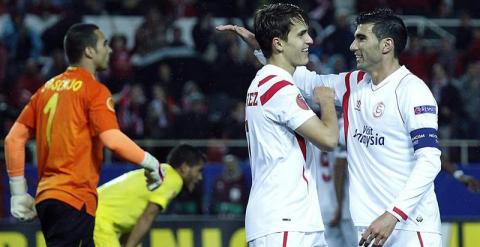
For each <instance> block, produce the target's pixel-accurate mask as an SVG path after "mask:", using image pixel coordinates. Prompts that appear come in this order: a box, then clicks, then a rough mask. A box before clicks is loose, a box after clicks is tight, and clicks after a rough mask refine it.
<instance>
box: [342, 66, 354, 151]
mask: <svg viewBox="0 0 480 247" xmlns="http://www.w3.org/2000/svg"><path fill="white" fill-rule="evenodd" d="M350 74H352V72H348V73H347V74H346V75H345V87H346V88H347V91H346V92H345V94H344V95H343V100H342V111H343V132H344V133H345V146H347V139H348V138H347V137H348V99H349V98H350Z"/></svg>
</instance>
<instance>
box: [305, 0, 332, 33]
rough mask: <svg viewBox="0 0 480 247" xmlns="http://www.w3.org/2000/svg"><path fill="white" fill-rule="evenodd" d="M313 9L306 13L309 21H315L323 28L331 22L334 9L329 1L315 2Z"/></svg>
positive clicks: (318, 0)
mask: <svg viewBox="0 0 480 247" xmlns="http://www.w3.org/2000/svg"><path fill="white" fill-rule="evenodd" d="M314 2H315V6H314V8H313V9H312V10H311V11H310V12H309V13H308V16H309V17H310V18H311V20H315V21H317V22H319V23H320V25H322V26H323V27H326V26H327V25H330V24H331V23H332V22H333V19H334V18H333V17H334V14H335V13H334V8H333V5H332V1H331V0H315V1H314Z"/></svg>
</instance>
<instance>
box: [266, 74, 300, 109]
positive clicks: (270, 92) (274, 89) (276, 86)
mask: <svg viewBox="0 0 480 247" xmlns="http://www.w3.org/2000/svg"><path fill="white" fill-rule="evenodd" d="M289 85H293V84H292V83H290V82H288V81H285V80H284V81H279V82H277V83H275V84H273V86H272V87H270V88H269V89H268V90H267V91H266V92H265V93H264V94H263V95H262V96H260V102H261V103H262V105H265V103H267V101H269V100H270V99H271V98H272V97H273V95H275V94H276V93H277V92H278V90H280V89H282V88H283V87H285V86H289Z"/></svg>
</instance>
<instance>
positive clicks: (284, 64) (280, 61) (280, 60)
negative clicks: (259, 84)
mask: <svg viewBox="0 0 480 247" xmlns="http://www.w3.org/2000/svg"><path fill="white" fill-rule="evenodd" d="M267 63H268V64H272V65H275V66H277V67H280V68H282V69H284V70H286V71H287V72H288V73H290V74H291V75H293V72H294V71H295V66H294V65H292V64H291V63H289V62H288V61H287V60H286V59H285V57H283V56H275V55H272V56H271V57H270V58H269V59H267Z"/></svg>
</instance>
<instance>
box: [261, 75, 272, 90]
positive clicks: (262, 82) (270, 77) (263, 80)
mask: <svg viewBox="0 0 480 247" xmlns="http://www.w3.org/2000/svg"><path fill="white" fill-rule="evenodd" d="M275 76H276V75H269V76H267V77H265V78H263V79H262V80H261V81H260V82H258V86H259V87H260V86H261V85H263V84H265V83H267V81H270V79H272V78H273V77H275Z"/></svg>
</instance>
